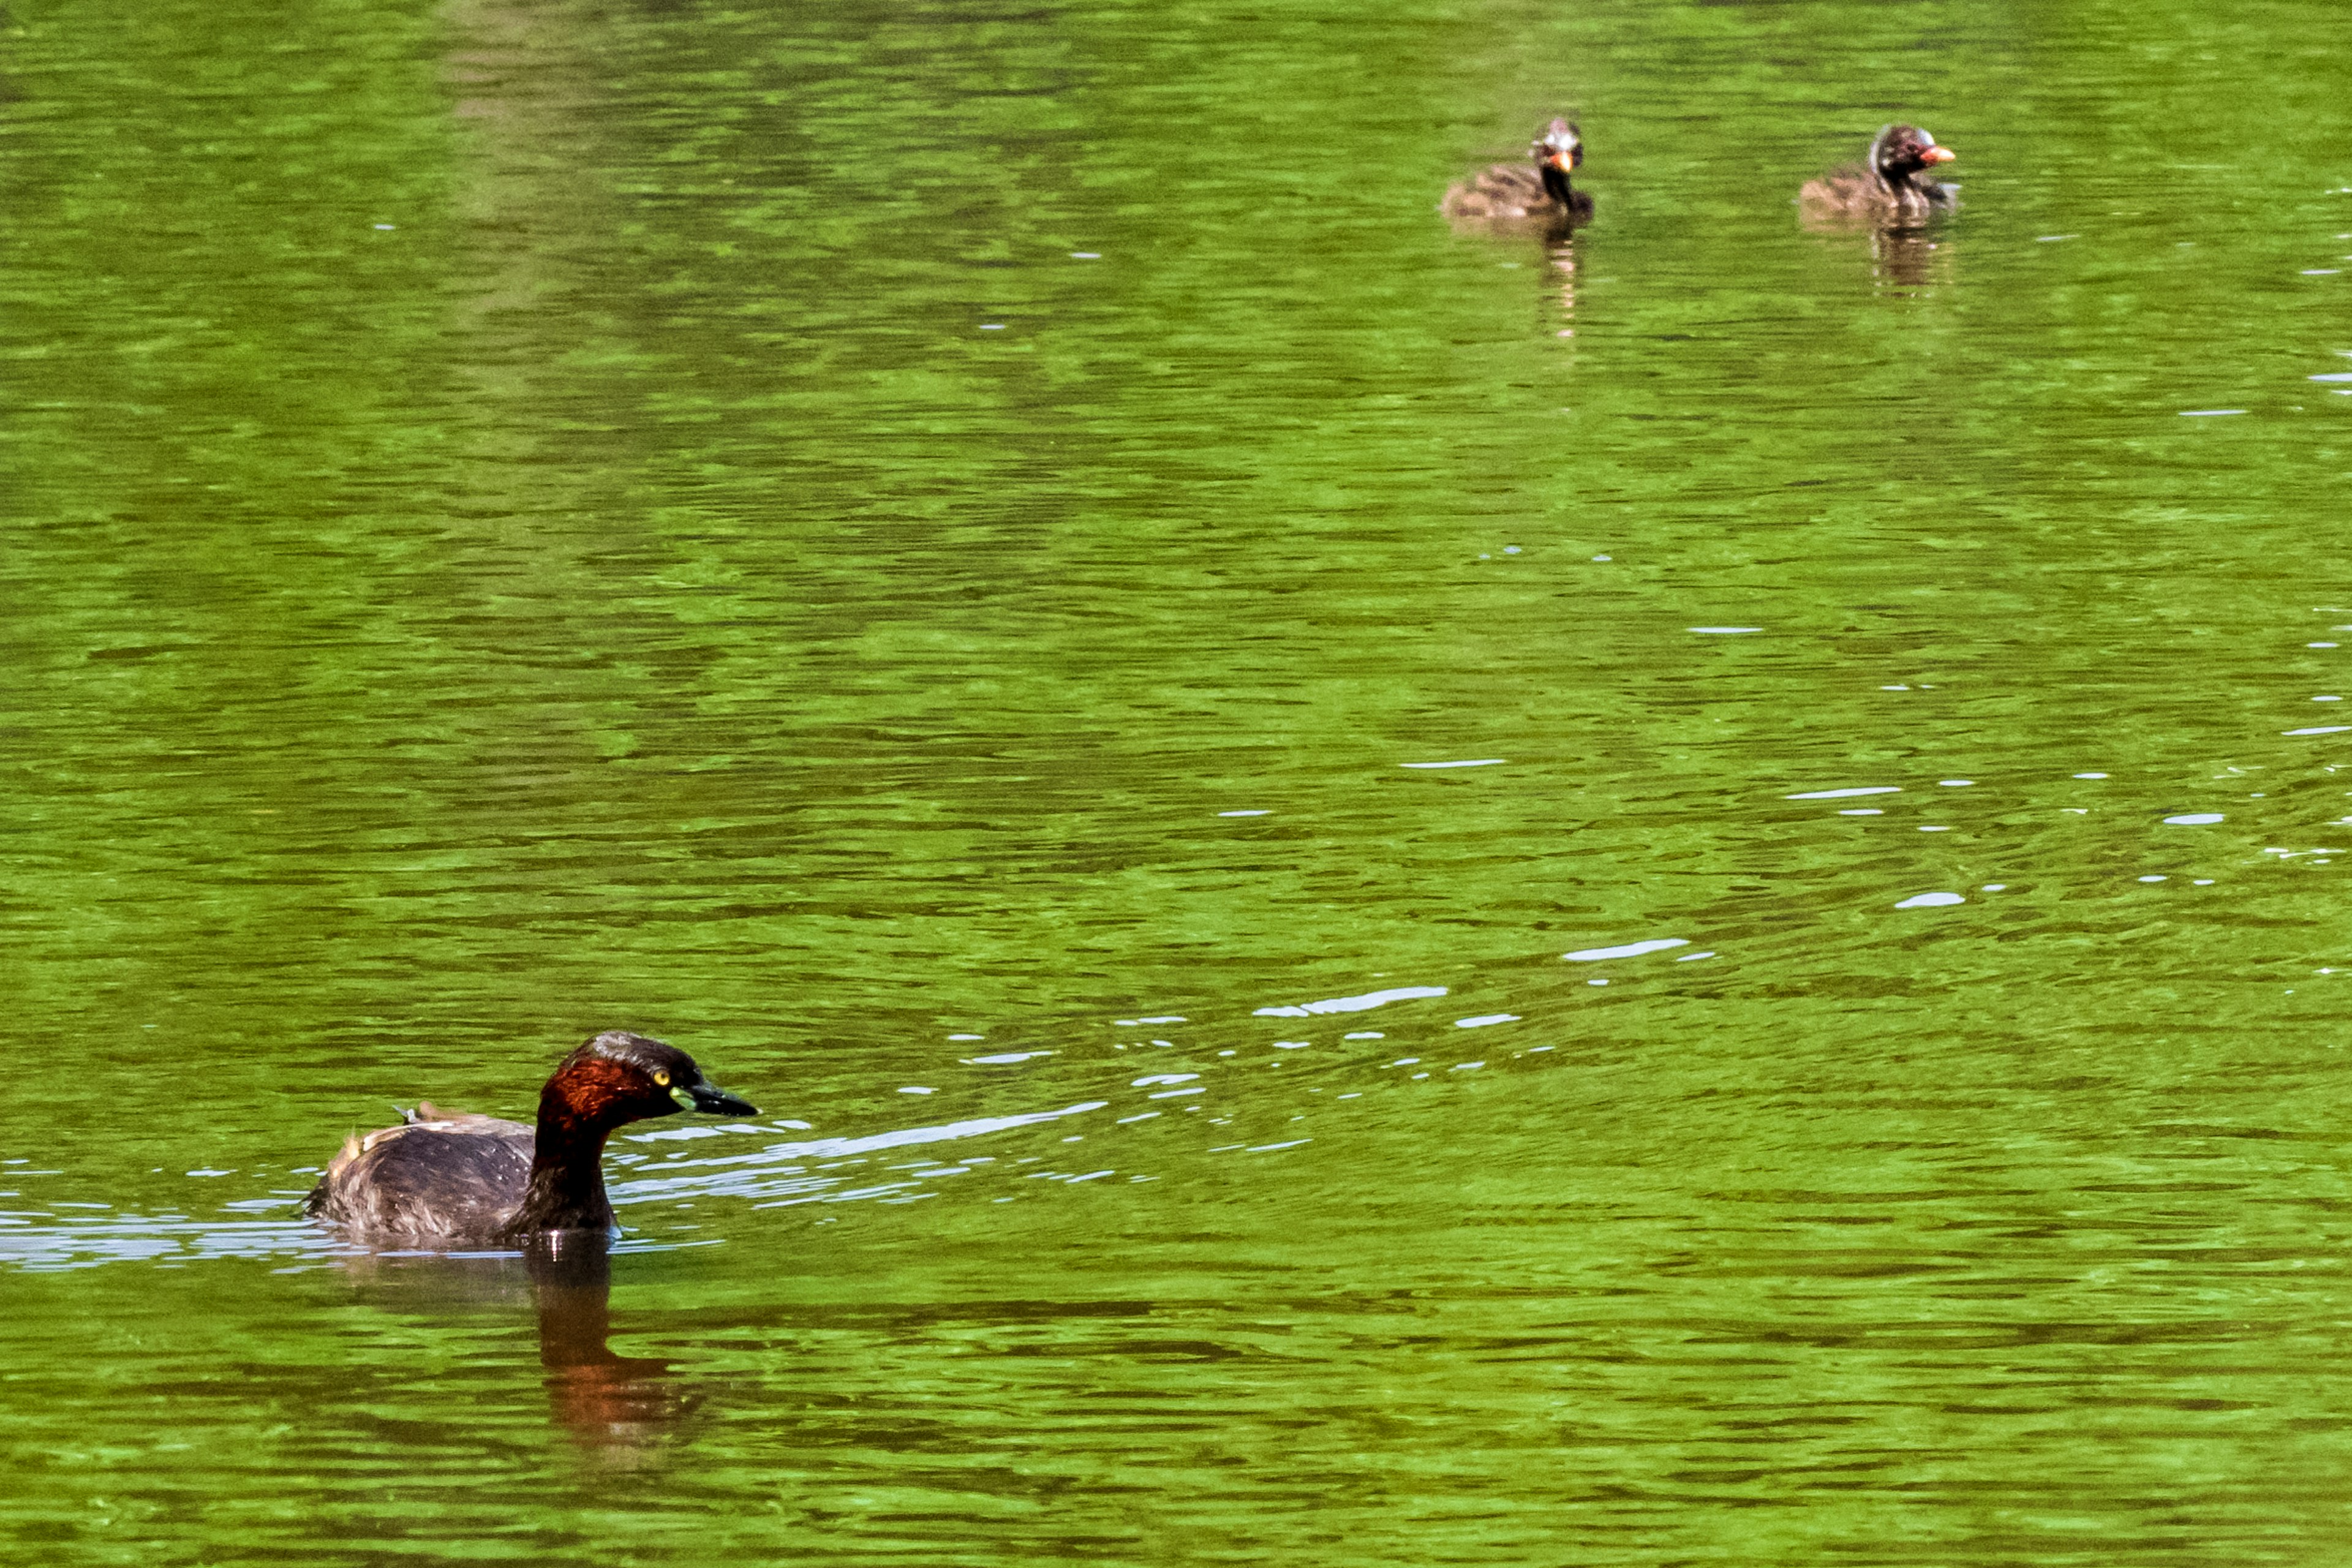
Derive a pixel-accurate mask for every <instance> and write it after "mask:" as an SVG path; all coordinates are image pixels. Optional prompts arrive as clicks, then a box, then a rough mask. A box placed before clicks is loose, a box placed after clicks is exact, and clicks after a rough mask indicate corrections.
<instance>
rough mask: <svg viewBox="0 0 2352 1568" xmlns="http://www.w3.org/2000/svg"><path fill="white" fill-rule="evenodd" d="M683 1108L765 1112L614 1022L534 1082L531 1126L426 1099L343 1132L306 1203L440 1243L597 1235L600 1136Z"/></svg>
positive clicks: (601, 1202)
mask: <svg viewBox="0 0 2352 1568" xmlns="http://www.w3.org/2000/svg"><path fill="white" fill-rule="evenodd" d="M678 1110H700V1111H707V1112H709V1113H710V1114H712V1115H724V1116H756V1115H758V1114H759V1108H758V1107H757V1106H755V1105H753V1104H752V1103H751V1101H749V1100H739V1099H737V1098H736V1097H735V1096H733V1095H731V1094H729V1093H728V1092H727V1091H726V1090H724V1089H720V1088H719V1087H718V1086H717V1085H715V1084H713V1083H712V1082H711V1081H710V1080H709V1079H707V1078H705V1077H703V1076H702V1069H701V1068H698V1067H696V1066H695V1065H694V1058H692V1057H689V1056H688V1055H687V1054H686V1053H685V1052H684V1051H681V1050H679V1049H677V1047H675V1046H669V1045H665V1044H663V1043H662V1042H661V1041H659V1040H654V1039H647V1038H646V1037H645V1036H643V1035H632V1034H628V1033H625V1031H622V1030H618V1029H614V1030H611V1031H609V1032H607V1033H605V1034H602V1035H598V1036H597V1037H595V1038H593V1039H592V1040H590V1041H589V1042H588V1043H587V1044H586V1045H583V1046H582V1047H580V1048H579V1049H578V1050H576V1051H573V1052H572V1054H571V1055H570V1056H568V1057H566V1058H563V1060H562V1063H561V1064H560V1065H559V1066H558V1067H557V1068H556V1069H555V1076H553V1077H552V1078H551V1079H548V1080H547V1085H546V1087H545V1088H543V1089H541V1090H540V1093H539V1126H538V1129H537V1131H536V1132H534V1131H533V1130H532V1129H530V1128H529V1127H525V1126H523V1125H522V1124H521V1123H520V1122H516V1121H499V1119H498V1118H496V1117H494V1116H469V1115H466V1114H464V1113H463V1112H456V1113H453V1112H449V1111H445V1110H439V1109H437V1108H436V1107H434V1106H432V1105H430V1104H424V1103H420V1104H419V1105H418V1106H417V1107H416V1109H415V1110H413V1111H411V1112H409V1114H408V1121H406V1123H405V1124H404V1125H402V1126H399V1127H387V1128H385V1129H384V1130H383V1131H380V1132H371V1133H369V1134H368V1135H367V1136H366V1137H364V1138H353V1139H352V1140H350V1141H349V1142H346V1143H345V1144H344V1145H343V1150H342V1152H341V1153H340V1154H338V1155H336V1156H335V1159H334V1163H332V1164H331V1165H329V1166H328V1167H327V1173H326V1174H325V1175H323V1176H321V1177H320V1178H319V1184H318V1185H317V1186H316V1187H313V1188H312V1189H311V1190H310V1196H309V1197H308V1198H306V1199H305V1200H304V1201H303V1209H304V1212H306V1213H308V1214H310V1215H316V1216H318V1217H319V1218H320V1219H324V1220H327V1221H330V1222H331V1223H333V1224H336V1225H340V1226H344V1227H345V1228H346V1229H348V1230H350V1231H352V1232H353V1233H355V1234H357V1235H361V1236H366V1237H398V1238H402V1239H404V1240H409V1241H415V1242H423V1243H425V1244H426V1245H433V1246H448V1245H451V1244H453V1243H477V1244H488V1245H498V1244H506V1245H509V1246H511V1245H515V1244H517V1243H520V1242H521V1241H523V1240H526V1239H528V1238H530V1237H535V1236H539V1235H541V1234H543V1233H546V1232H550V1231H556V1232H562V1231H583V1230H584V1231H591V1232H594V1233H596V1234H597V1235H599V1236H602V1235H604V1233H607V1232H609V1231H610V1230H611V1229H612V1228H613V1205H612V1204H611V1202H610V1201H609V1200H608V1199H606V1197H605V1196H604V1140H605V1138H606V1137H607V1136H608V1135H609V1134H610V1133H611V1132H612V1131H613V1130H614V1128H617V1127H624V1126H626V1125H627V1124H628V1123H630V1122H632V1121H644V1120H645V1119H646V1118H647V1117H653V1116H667V1115H670V1114H671V1113H672V1112H674V1111H678Z"/></svg>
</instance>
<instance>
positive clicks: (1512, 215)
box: [1438, 120, 1592, 228]
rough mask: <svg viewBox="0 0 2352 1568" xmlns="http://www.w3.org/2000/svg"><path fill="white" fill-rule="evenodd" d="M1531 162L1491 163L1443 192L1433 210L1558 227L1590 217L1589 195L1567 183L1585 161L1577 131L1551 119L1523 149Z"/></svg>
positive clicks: (1454, 214) (1566, 124)
mask: <svg viewBox="0 0 2352 1568" xmlns="http://www.w3.org/2000/svg"><path fill="white" fill-rule="evenodd" d="M1528 157H1529V158H1530V159H1532V160H1534V162H1533V163H1496V164H1495V165H1494V166H1493V167H1491V168H1489V169H1487V170H1486V172H1485V173H1483V174H1474V175H1472V176H1471V177H1470V178H1469V179H1466V180H1464V181H1462V182H1461V183H1460V184H1456V185H1454V187H1453V188H1452V189H1450V190H1448V191H1447V192H1446V193H1445V199H1444V201H1443V202H1441V203H1439V204H1438V211H1440V212H1442V213H1444V215H1445V216H1447V217H1451V218H1488V219H1502V220H1507V221H1517V220H1523V219H1530V218H1531V219H1534V220H1536V221H1538V222H1541V223H1549V224H1552V225H1555V226H1559V227H1563V228H1564V227H1567V226H1570V225H1571V224H1580V223H1583V222H1584V221H1586V220H1587V219H1589V218H1590V217H1591V216H1592V197H1591V195H1588V194H1586V193H1585V192H1583V191H1580V190H1578V189H1577V188H1576V187H1575V186H1574V185H1571V184H1569V178H1568V176H1569V174H1570V171H1571V170H1574V169H1576V168H1579V167H1580V166H1581V165H1582V164H1583V163H1584V142H1583V141H1582V139H1581V138H1580V137H1579V136H1578V135H1577V133H1576V127H1575V126H1573V125H1570V123H1569V122H1568V121H1565V120H1555V121H1552V122H1551V128H1550V129H1549V130H1548V131H1546V132H1544V133H1543V135H1542V136H1541V137H1539V138H1538V139H1537V141H1536V142H1534V143H1533V144H1532V145H1531V146H1529V147H1528Z"/></svg>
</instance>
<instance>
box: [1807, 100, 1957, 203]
mask: <svg viewBox="0 0 2352 1568" xmlns="http://www.w3.org/2000/svg"><path fill="white" fill-rule="evenodd" d="M1956 157H1958V153H1954V152H1953V151H1952V150H1951V149H1950V148H1949V147H1941V146H1937V143H1936V139H1935V138H1934V137H1933V136H1930V135H1928V134H1927V132H1925V131H1922V130H1920V129H1919V128H1918V127H1917V126H1916V125H1890V126H1888V127H1886V129H1885V130H1884V131H1881V132H1879V133H1878V134H1877V135H1876V136H1874V137H1873V138H1871V142H1870V153H1869V155H1868V156H1867V157H1866V158H1865V159H1864V161H1863V162H1862V163H1848V164H1846V165H1844V166H1843V167H1842V168H1836V169H1832V170H1831V171H1830V172H1829V173H1828V174H1823V175H1822V177H1821V178H1820V179H1818V180H1807V181H1806V182H1805V184H1804V188H1803V189H1802V190H1801V191H1799V192H1798V193H1797V203H1798V205H1800V206H1801V207H1802V208H1803V209H1804V212H1805V216H1808V217H1814V218H1843V219H1848V220H1853V221H1859V222H1863V223H1875V224H1883V225H1888V226H1908V225H1913V224H1919V223H1924V222H1926V221H1927V219H1928V218H1930V217H1933V216H1936V215H1937V213H1943V212H1949V211H1950V210H1951V209H1952V207H1953V206H1954V205H1955V204H1956V202H1957V195H1956V193H1955V191H1954V188H1953V187H1952V186H1950V185H1946V184H1937V182H1936V181H1934V180H1932V179H1929V178H1928V177H1927V172H1928V171H1929V170H1930V169H1932V168H1934V167H1935V166H1936V165H1937V164H1938V163H1950V162H1951V161H1952V160H1953V159H1954V158H1956Z"/></svg>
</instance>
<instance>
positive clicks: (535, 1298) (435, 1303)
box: [336, 1232, 707, 1461]
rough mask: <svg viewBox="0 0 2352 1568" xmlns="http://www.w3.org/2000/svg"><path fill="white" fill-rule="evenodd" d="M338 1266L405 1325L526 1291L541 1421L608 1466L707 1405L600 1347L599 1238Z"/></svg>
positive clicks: (362, 1257) (657, 1371)
mask: <svg viewBox="0 0 2352 1568" xmlns="http://www.w3.org/2000/svg"><path fill="white" fill-rule="evenodd" d="M336 1261H337V1262H338V1264H339V1265H340V1266H341V1268H342V1270H343V1272H344V1274H345V1275H346V1276H347V1277H348V1278H349V1279H350V1280H351V1282H352V1288H353V1290H354V1292H355V1294H356V1295H357V1297H358V1299H359V1300H362V1301H365V1302H367V1303H369V1304H370V1305H372V1306H373V1307H375V1308H377V1309H379V1310H383V1311H384V1312H386V1313H388V1314H391V1315H392V1316H394V1318H396V1319H397V1320H399V1321H404V1322H410V1321H425V1322H448V1321H454V1320H459V1319H463V1318H465V1317H467V1316H468V1315H470V1314H474V1313H478V1312H482V1311H485V1310H487V1311H492V1312H496V1313H498V1314H499V1315H500V1316H510V1315H511V1314H513V1313H515V1312H516V1311H518V1310H520V1308H521V1307H522V1305H523V1303H524V1300H525V1294H526V1292H528V1295H529V1300H530V1306H531V1307H532V1309H533V1310H534V1315H535V1317H536V1319H537V1322H538V1329H539V1360H540V1365H541V1367H542V1368H543V1369H545V1382H546V1387H547V1398H548V1413H549V1415H551V1416H552V1417H553V1419H554V1421H555V1423H556V1425H558V1426H562V1428H563V1429H564V1430H566V1431H568V1432H570V1433H571V1434H572V1436H574V1437H576V1438H578V1439H579V1440H580V1441H581V1442H582V1443H583V1444H584V1445H586V1446H588V1447H593V1448H595V1449H597V1450H599V1451H600V1452H602V1453H604V1455H605V1456H606V1457H607V1458H617V1459H620V1460H623V1461H625V1460H626V1459H627V1458H629V1457H630V1456H631V1455H633V1454H635V1453H638V1452H641V1451H644V1450H646V1449H648V1448H650V1447H653V1446H654V1444H655V1443H656V1441H657V1440H658V1439H660V1438H662V1437H663V1436H666V1435H667V1433H668V1431H669V1430H670V1429H671V1428H672V1427H674V1426H677V1423H678V1422H679V1421H680V1420H681V1419H683V1418H684V1417H685V1416H686V1415H688V1414H689V1413H690V1412H691V1411H693V1410H694V1409H695V1408H696V1407H697V1406H698V1405H701V1404H702V1402H703V1400H704V1399H705V1398H706V1397H707V1390H706V1389H705V1388H703V1387H701V1386H699V1385H698V1384H695V1383H692V1382H689V1381H687V1380H684V1379H681V1378H679V1377H678V1376H677V1373H674V1372H673V1371H672V1370H671V1366H670V1363H668V1362H667V1361H664V1360H659V1359H656V1358H654V1357H650V1356H624V1355H616V1354H614V1352H613V1350H612V1348H611V1346H609V1345H608V1344H607V1343H606V1342H605V1341H606V1339H607V1337H608V1336H609V1335H610V1334H611V1332H612V1327H613V1322H612V1305H611V1303H612V1293H613V1275H612V1261H611V1255H610V1253H609V1251H608V1250H607V1242H606V1238H605V1237H601V1236H594V1235H586V1234H582V1233H579V1232H572V1233H568V1234H567V1233H563V1232H558V1233H557V1234H555V1235H553V1236H547V1237H539V1238H538V1239H536V1240H534V1241H532V1242H531V1243H530V1244H529V1245H528V1246H527V1247H525V1248H524V1249H523V1256H521V1257H520V1258H518V1257H515V1256H512V1255H510V1254H509V1255H507V1256H504V1257H483V1256H480V1255H478V1254H477V1255H475V1256H472V1257H459V1258H452V1257H449V1256H447V1255H446V1254H430V1253H417V1252H391V1253H383V1252H353V1253H350V1254H347V1255H346V1256H344V1257H342V1258H338V1259H337V1260H336Z"/></svg>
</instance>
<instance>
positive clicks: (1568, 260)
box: [1544, 234, 1576, 338]
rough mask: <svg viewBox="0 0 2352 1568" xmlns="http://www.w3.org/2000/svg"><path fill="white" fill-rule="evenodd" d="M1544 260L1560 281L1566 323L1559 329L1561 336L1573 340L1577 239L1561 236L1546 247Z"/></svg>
mask: <svg viewBox="0 0 2352 1568" xmlns="http://www.w3.org/2000/svg"><path fill="white" fill-rule="evenodd" d="M1544 258H1545V259H1546V260H1548V261H1549V262H1550V263H1551V269H1552V272H1553V273H1554V275H1556V276H1557V277H1558V278H1559V314H1560V319H1561V321H1563V322H1565V323H1566V324H1565V325H1563V326H1562V327H1561V328H1560V329H1559V335H1560V336H1561V337H1563V338H1572V337H1574V336H1576V237H1575V236H1574V235H1572V234H1563V235H1561V236H1560V237H1559V238H1558V239H1556V240H1554V241H1553V242H1552V243H1551V244H1550V245H1549V246H1547V247H1545V248H1544Z"/></svg>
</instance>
